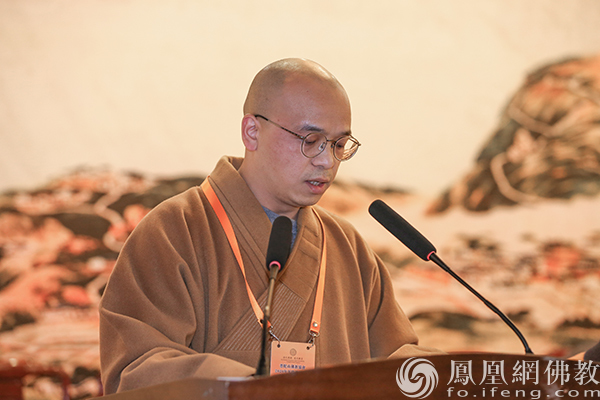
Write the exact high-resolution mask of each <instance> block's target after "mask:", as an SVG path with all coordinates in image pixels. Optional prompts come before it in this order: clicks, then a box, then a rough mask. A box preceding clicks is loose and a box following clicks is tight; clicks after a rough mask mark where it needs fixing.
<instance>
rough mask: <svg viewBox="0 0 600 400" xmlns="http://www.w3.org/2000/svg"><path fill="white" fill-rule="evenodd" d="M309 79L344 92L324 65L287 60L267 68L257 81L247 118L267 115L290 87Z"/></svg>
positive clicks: (246, 104) (248, 99)
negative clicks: (301, 80) (290, 84)
mask: <svg viewBox="0 0 600 400" xmlns="http://www.w3.org/2000/svg"><path fill="white" fill-rule="evenodd" d="M300 78H305V79H306V78H308V79H311V80H314V81H316V82H319V83H320V84H323V85H328V86H330V87H332V88H335V89H337V90H339V91H340V92H342V93H343V94H344V96H346V97H347V95H346V91H345V90H344V88H343V87H342V85H341V84H340V82H339V81H338V80H337V79H336V78H335V76H333V74H332V73H330V72H329V71H327V70H326V69H325V68H323V67H322V66H321V65H319V64H317V63H316V62H314V61H310V60H306V59H303V58H286V59H283V60H279V61H275V62H273V63H271V64H269V65H267V66H266V67H265V68H263V69H262V70H261V71H260V72H259V73H258V74H257V75H256V77H255V78H254V80H253V81H252V84H251V85H250V89H249V90H248V96H247V97H246V101H245V102H244V114H266V115H268V114H269V112H270V111H271V110H272V109H273V106H274V104H275V103H277V101H278V99H279V98H280V97H281V95H282V94H283V92H284V91H285V87H286V84H289V83H290V82H293V81H296V80H297V79H300Z"/></svg>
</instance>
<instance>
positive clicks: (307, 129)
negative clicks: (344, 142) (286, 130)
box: [300, 123, 352, 137]
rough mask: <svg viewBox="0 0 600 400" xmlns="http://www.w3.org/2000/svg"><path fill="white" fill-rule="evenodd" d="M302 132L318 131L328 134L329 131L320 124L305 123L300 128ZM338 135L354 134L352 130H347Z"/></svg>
mask: <svg viewBox="0 0 600 400" xmlns="http://www.w3.org/2000/svg"><path fill="white" fill-rule="evenodd" d="M300 132H318V133H323V134H326V133H327V132H325V129H323V128H321V127H320V126H316V125H312V124H309V123H307V124H304V125H303V126H302V127H301V128H300ZM336 136H338V137H339V136H352V132H350V131H346V132H342V133H340V134H339V135H336Z"/></svg>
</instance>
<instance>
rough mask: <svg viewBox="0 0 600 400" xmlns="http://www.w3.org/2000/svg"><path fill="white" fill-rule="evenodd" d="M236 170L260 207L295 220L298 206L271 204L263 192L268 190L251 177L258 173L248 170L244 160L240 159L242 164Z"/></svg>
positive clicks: (298, 209)
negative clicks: (283, 206)
mask: <svg viewBox="0 0 600 400" xmlns="http://www.w3.org/2000/svg"><path fill="white" fill-rule="evenodd" d="M238 172H239V174H240V176H241V177H242V179H244V181H245V182H246V184H247V185H248V187H249V188H250V191H251V192H252V194H254V197H256V199H257V200H258V202H259V203H260V205H261V206H262V207H264V208H267V209H269V210H271V211H273V212H274V213H276V214H278V215H283V216H285V217H288V218H290V219H292V220H296V218H297V217H298V212H299V211H300V207H285V208H282V207H278V206H277V205H276V204H273V202H272V200H271V199H270V198H269V197H268V196H266V195H264V193H268V191H267V190H263V188H262V186H261V185H260V181H259V180H254V179H253V177H254V176H258V175H256V173H255V172H252V171H250V168H249V167H248V164H247V163H246V162H244V161H242V165H241V166H240V169H239V170H238Z"/></svg>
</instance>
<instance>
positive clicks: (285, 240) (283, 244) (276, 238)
mask: <svg viewBox="0 0 600 400" xmlns="http://www.w3.org/2000/svg"><path fill="white" fill-rule="evenodd" d="M291 245H292V221H291V220H290V219H289V218H287V217H284V216H279V217H277V218H275V221H273V227H272V228H271V236H270V237H269V247H267V258H266V263H267V268H268V269H269V288H268V292H267V302H266V303H265V309H264V310H263V319H262V345H261V352H260V360H259V362H258V367H257V368H256V374H255V375H256V376H264V375H267V374H268V371H267V356H266V353H267V343H268V339H269V327H270V321H271V306H272V304H273V292H274V289H275V280H276V279H277V274H278V272H279V271H280V270H281V269H282V268H283V267H284V265H285V263H286V261H287V259H288V257H289V255H290V247H291Z"/></svg>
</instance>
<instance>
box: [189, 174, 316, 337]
mask: <svg viewBox="0 0 600 400" xmlns="http://www.w3.org/2000/svg"><path fill="white" fill-rule="evenodd" d="M201 188H202V190H203V191H204V194H205V195H206V197H207V198H208V201H209V203H210V205H211V206H212V208H213V210H214V211H215V214H217V218H218V219H219V222H220V223H221V226H222V227H223V230H224V231H225V235H226V236H227V241H228V242H229V245H230V246H231V250H233V254H234V256H235V259H236V260H237V262H238V266H239V267H240V270H241V271H242V275H243V276H244V282H245V283H246V291H247V292H248V298H249V299H250V303H251V304H252V310H253V311H254V315H256V319H257V320H258V323H259V324H260V325H261V326H262V322H261V321H262V318H261V317H262V315H263V311H262V310H261V308H260V306H259V305H258V301H256V297H255V296H254V293H252V290H251V289H250V285H249V284H248V280H247V278H246V269H245V268H244V261H243V260H242V254H241V253H240V248H239V245H238V241H237V238H236V237H235V232H234V231H233V227H232V225H231V221H230V220H229V217H228V216H227V213H226V212H225V209H224V208H223V204H222V203H221V201H220V200H219V198H218V197H217V194H216V193H215V191H214V189H213V187H212V186H211V184H210V182H209V181H208V177H207V178H206V179H205V180H204V182H202V185H201ZM313 212H314V213H315V215H316V216H317V220H318V221H319V225H321V232H322V233H323V245H322V250H321V265H320V268H319V279H318V282H317V295H316V298H315V306H314V309H313V315H312V320H311V322H310V335H311V339H310V340H309V342H310V343H314V340H315V339H316V338H317V337H318V336H319V331H320V329H321V312H322V310H323V294H324V291H325V270H326V259H327V248H326V240H325V228H324V226H323V221H322V220H321V217H319V214H317V212H316V211H314V209H313Z"/></svg>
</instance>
